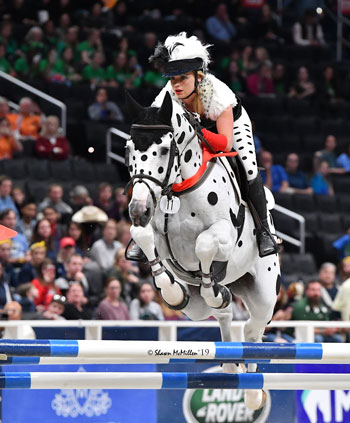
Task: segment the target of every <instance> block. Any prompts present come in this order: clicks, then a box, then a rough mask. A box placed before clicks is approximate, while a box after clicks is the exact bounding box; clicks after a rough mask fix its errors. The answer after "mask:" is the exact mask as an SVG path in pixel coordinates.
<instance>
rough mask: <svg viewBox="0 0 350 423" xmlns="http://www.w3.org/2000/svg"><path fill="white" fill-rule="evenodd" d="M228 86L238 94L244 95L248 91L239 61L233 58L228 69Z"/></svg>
mask: <svg viewBox="0 0 350 423" xmlns="http://www.w3.org/2000/svg"><path fill="white" fill-rule="evenodd" d="M227 81H228V86H229V87H230V88H231V90H232V91H233V92H234V93H235V94H237V95H238V96H240V97H241V96H243V95H244V93H245V92H246V81H245V79H244V78H243V76H242V74H241V71H240V68H239V65H238V62H237V61H236V60H231V62H230V63H229V65H228V69H227Z"/></svg>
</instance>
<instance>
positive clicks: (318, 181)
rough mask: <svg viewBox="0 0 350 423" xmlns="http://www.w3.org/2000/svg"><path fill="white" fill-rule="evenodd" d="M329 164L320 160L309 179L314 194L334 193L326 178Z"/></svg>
mask: <svg viewBox="0 0 350 423" xmlns="http://www.w3.org/2000/svg"><path fill="white" fill-rule="evenodd" d="M328 175H329V166H328V162H326V161H325V160H321V162H320V164H319V166H318V170H317V171H316V173H315V176H314V177H313V178H312V179H311V186H312V189H313V190H314V193H315V194H318V195H334V190H333V186H332V185H331V183H330V182H329V180H328Z"/></svg>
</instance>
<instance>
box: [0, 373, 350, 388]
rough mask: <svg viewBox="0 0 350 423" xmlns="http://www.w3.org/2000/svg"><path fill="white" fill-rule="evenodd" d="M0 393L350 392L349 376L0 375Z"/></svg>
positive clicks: (292, 374)
mask: <svg viewBox="0 0 350 423" xmlns="http://www.w3.org/2000/svg"><path fill="white" fill-rule="evenodd" d="M0 389H161V390H163V389H269V390H294V389H297V390H306V389H327V390H337V389H341V390H343V389H346V390H347V389H350V377H349V375H348V374H306V373H285V374H276V373H260V374H259V373H242V374H229V373H101V372H99V373H97V372H96V373H95V372H92V373H79V372H76V373H70V372H62V373H58V372H57V373H51V372H45V373H42V372H38V373H21V372H5V373H0Z"/></svg>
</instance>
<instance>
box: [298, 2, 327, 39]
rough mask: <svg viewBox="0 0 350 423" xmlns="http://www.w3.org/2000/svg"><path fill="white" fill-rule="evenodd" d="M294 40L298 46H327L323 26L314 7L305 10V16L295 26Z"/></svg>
mask: <svg viewBox="0 0 350 423" xmlns="http://www.w3.org/2000/svg"><path fill="white" fill-rule="evenodd" d="M293 41H294V43H295V44H297V45H298V46H303V47H308V46H313V47H320V46H325V44H326V43H325V41H324V35H323V30H322V26H321V25H320V23H319V22H318V20H317V18H316V15H315V11H314V10H313V9H307V10H305V14H304V18H303V19H302V20H301V21H299V22H295V24H294V26H293Z"/></svg>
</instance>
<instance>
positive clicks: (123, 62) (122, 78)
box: [106, 51, 131, 87]
mask: <svg viewBox="0 0 350 423" xmlns="http://www.w3.org/2000/svg"><path fill="white" fill-rule="evenodd" d="M130 78H131V73H130V70H129V68H128V57H127V55H126V53H125V52H124V51H119V52H117V53H116V54H115V56H114V59H113V63H112V64H111V65H109V66H108V67H107V70H106V79H107V81H108V84H109V85H110V86H111V87H123V86H130V82H129V79H130Z"/></svg>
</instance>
